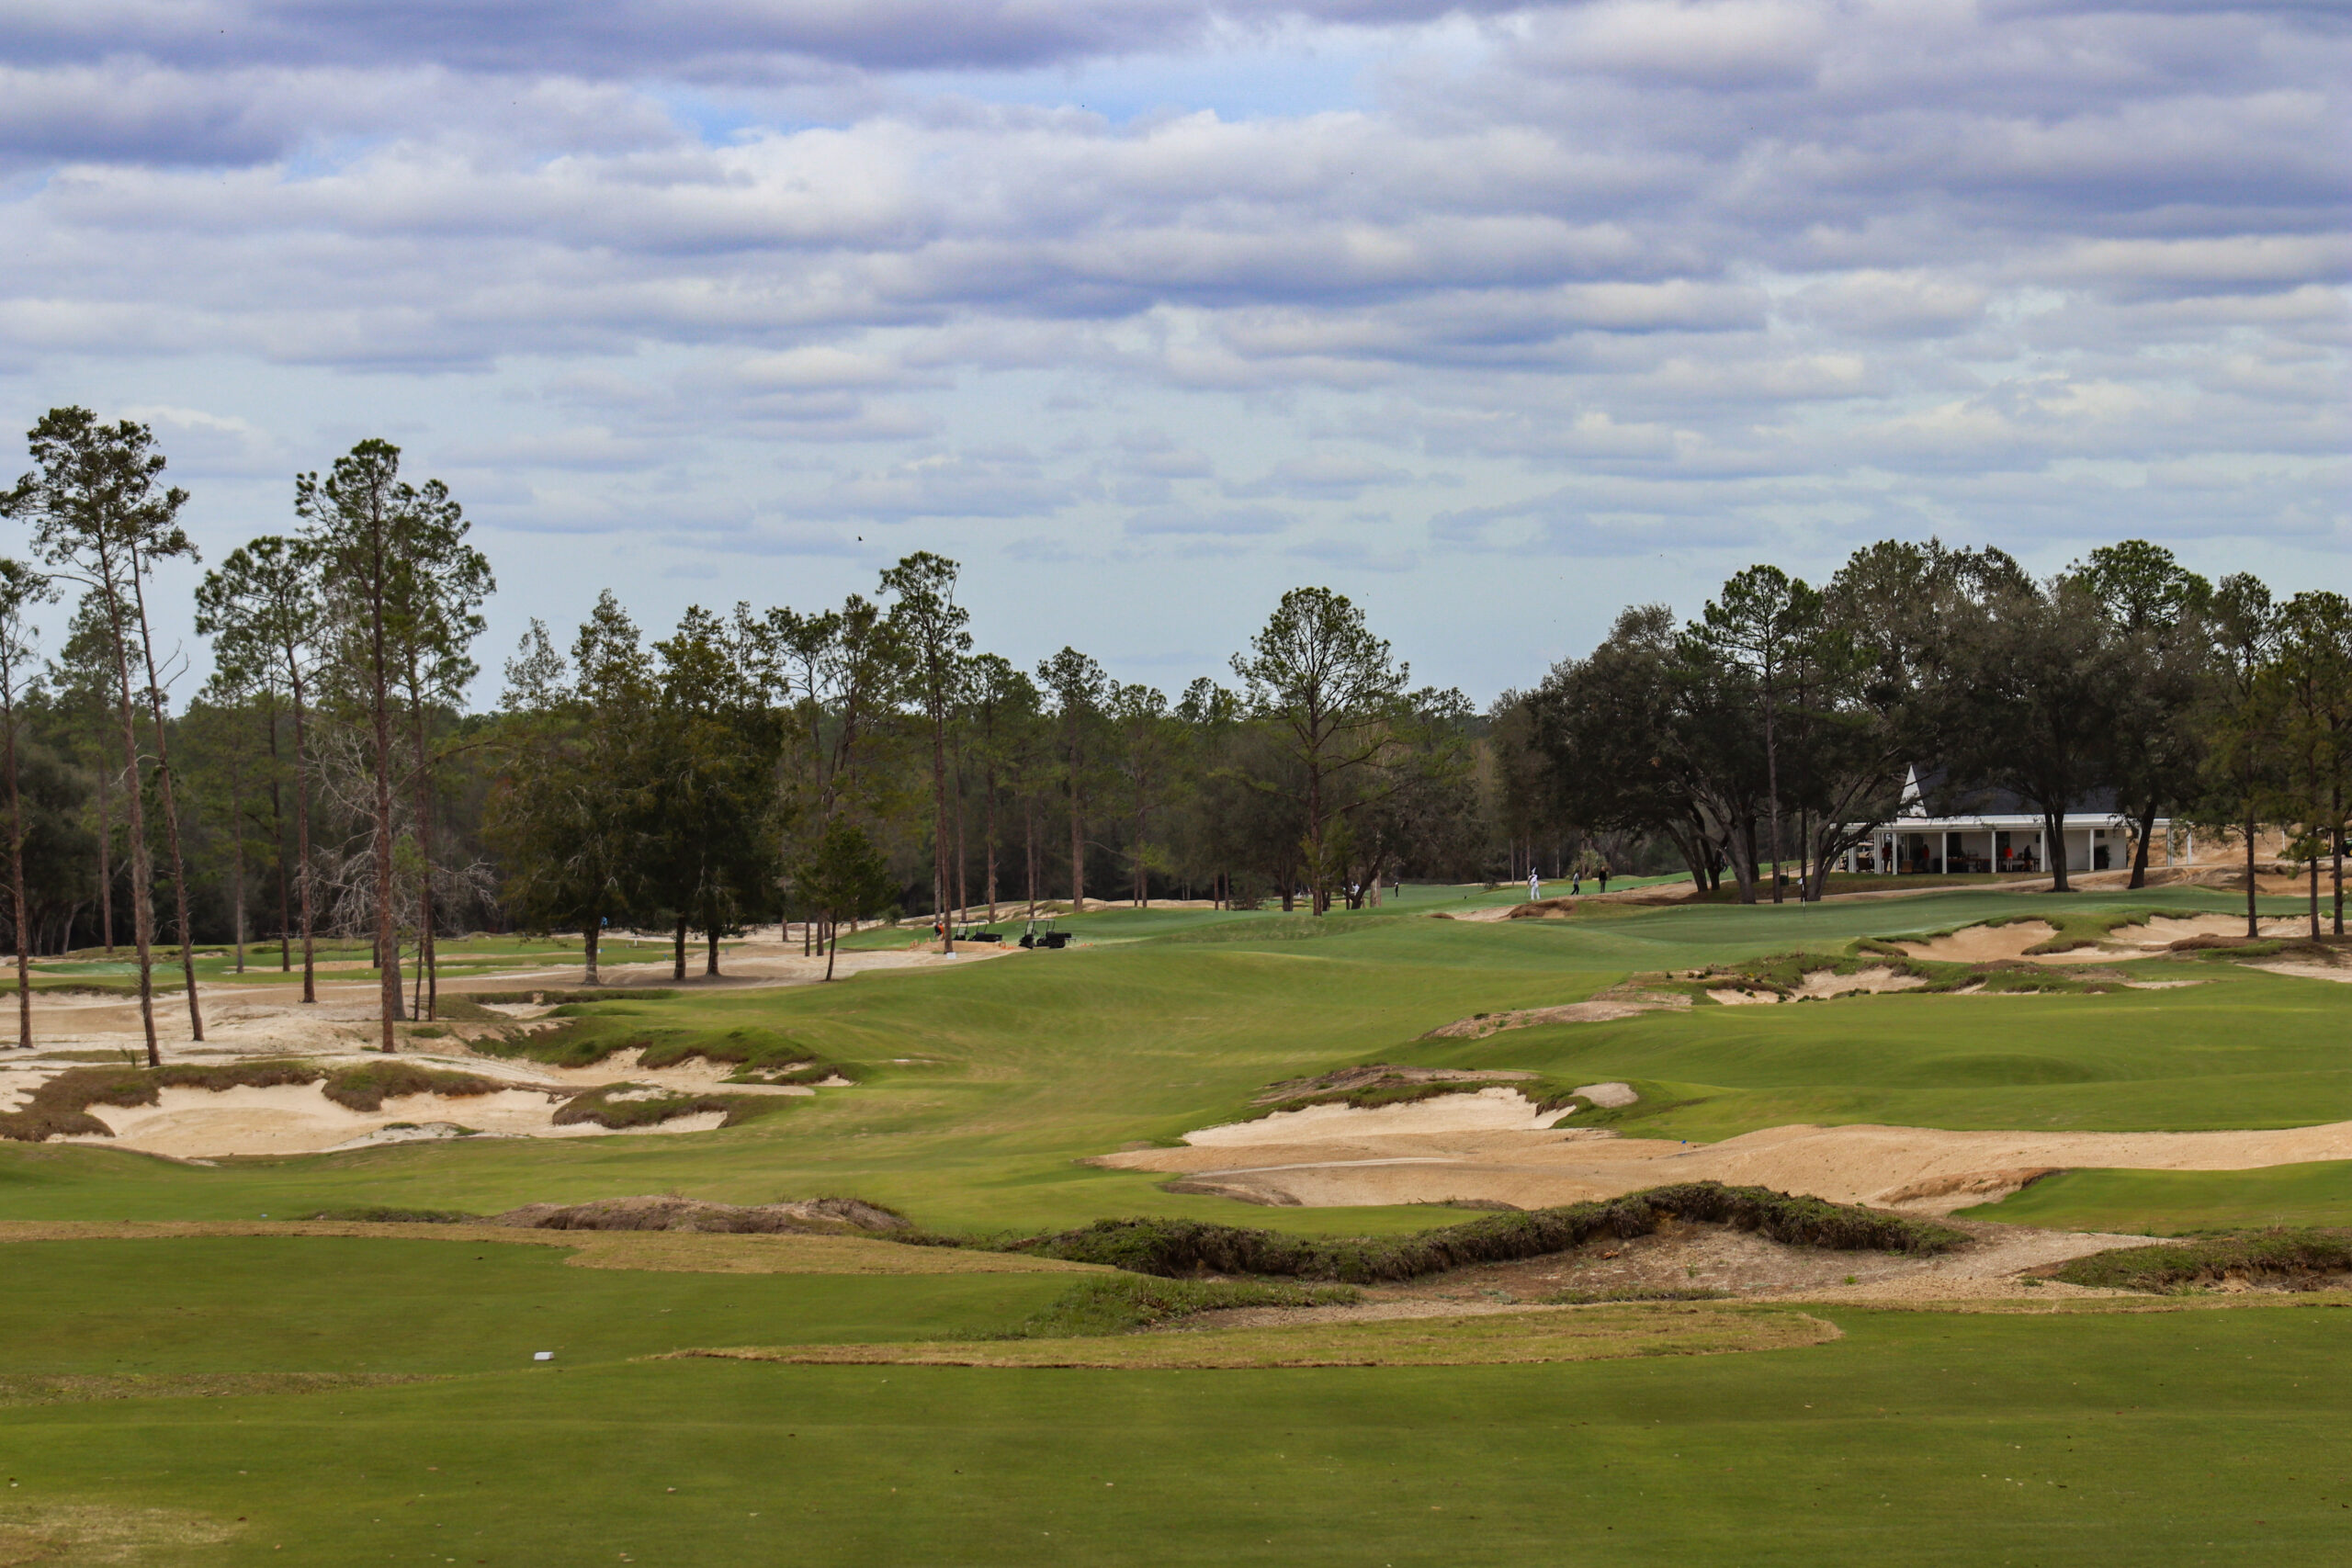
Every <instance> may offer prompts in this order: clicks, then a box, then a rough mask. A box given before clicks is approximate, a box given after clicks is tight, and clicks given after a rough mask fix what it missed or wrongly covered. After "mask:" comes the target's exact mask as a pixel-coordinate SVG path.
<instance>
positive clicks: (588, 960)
mask: <svg viewBox="0 0 2352 1568" xmlns="http://www.w3.org/2000/svg"><path fill="white" fill-rule="evenodd" d="M603 934H604V931H603V929H602V928H601V927H600V926H599V925H598V924H597V923H596V922H595V921H594V920H590V921H589V922H588V923H587V925H586V926H585V927H584V928H582V931H581V932H580V952H581V954H582V959H583V961H584V962H583V965H582V971H581V976H580V983H581V984H582V985H583V986H601V985H603V984H604V983H605V982H604V979H603V977H602V976H599V975H598V974H597V973H596V939H597V938H598V937H600V936H602V935H603Z"/></svg>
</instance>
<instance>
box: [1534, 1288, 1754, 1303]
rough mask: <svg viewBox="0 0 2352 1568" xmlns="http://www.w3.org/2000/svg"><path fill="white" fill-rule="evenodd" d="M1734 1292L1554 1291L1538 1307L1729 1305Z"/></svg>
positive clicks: (1655, 1290)
mask: <svg viewBox="0 0 2352 1568" xmlns="http://www.w3.org/2000/svg"><path fill="white" fill-rule="evenodd" d="M1733 1295H1734V1292H1730V1291H1719V1290H1717V1289H1715V1288H1714V1287H1713V1285H1616V1286H1612V1287H1611V1288H1610V1289H1608V1290H1605V1291H1554V1292H1550V1293H1549V1294H1547V1295H1541V1296H1537V1297H1536V1298H1535V1304H1536V1305H1538V1306H1590V1305H1594V1304H1596V1303H1607V1302H1726V1301H1730V1300H1731V1299H1732V1298H1733Z"/></svg>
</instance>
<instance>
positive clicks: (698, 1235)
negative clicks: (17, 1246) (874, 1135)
mask: <svg viewBox="0 0 2352 1568" xmlns="http://www.w3.org/2000/svg"><path fill="white" fill-rule="evenodd" d="M206 1235H294V1236H303V1235H342V1236H370V1237H375V1238H378V1239H382V1240H394V1241H458V1242H466V1243H469V1244H470V1245H473V1246H481V1245H483V1244H485V1243H488V1244H492V1245H503V1246H506V1247H563V1248H566V1249H568V1250H569V1251H571V1254H572V1256H571V1258H567V1259H565V1261H566V1262H568V1263H569V1264H571V1266H572V1267H573V1268H575V1269H645V1270H647V1271H649V1272H654V1273H681V1274H1061V1273H1075V1274H1083V1273H1099V1272H1103V1271H1104V1270H1103V1269H1100V1268H1098V1267H1097V1266H1096V1265H1093V1264H1087V1263H1069V1262H1064V1261H1062V1260H1060V1259H1058V1258H1030V1257H1026V1256H1024V1255H1023V1254H1020V1253H1007V1252H969V1251H966V1250H963V1249H961V1248H958V1247H901V1246H899V1244H898V1243H896V1242H888V1241H875V1240H870V1239H868V1238H866V1237H864V1236H848V1235H718V1234H710V1233H702V1232H692V1231H540V1230H524V1229H517V1228H514V1227H510V1226H505V1225H489V1224H368V1223H366V1222H361V1221H345V1220H290V1221H277V1220H258V1221H240V1220H218V1221H216V1220H32V1221H9V1222H0V1244H5V1243H7V1242H12V1241H151V1240H157V1239H168V1238H176V1237H181V1236H206Z"/></svg>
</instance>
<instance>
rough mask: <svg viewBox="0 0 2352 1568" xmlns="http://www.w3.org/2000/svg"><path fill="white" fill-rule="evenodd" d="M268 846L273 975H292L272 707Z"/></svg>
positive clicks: (290, 909) (289, 910)
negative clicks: (272, 859) (273, 877)
mask: <svg viewBox="0 0 2352 1568" xmlns="http://www.w3.org/2000/svg"><path fill="white" fill-rule="evenodd" d="M269 842H270V847H271V848H273V849H275V850H276V851H277V972H278V973H279V974H281V975H291V974H292V973H293V972H294V937H293V925H294V909H293V904H292V901H291V899H290V897H289V896H288V891H287V886H288V879H287V874H286V812H285V798H284V796H283V795H282V794H281V792H280V790H279V788H278V783H277V705H276V704H275V703H273V704H272V705H271V706H270V714H269Z"/></svg>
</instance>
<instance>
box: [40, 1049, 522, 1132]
mask: <svg viewBox="0 0 2352 1568" xmlns="http://www.w3.org/2000/svg"><path fill="white" fill-rule="evenodd" d="M304 1083H316V1084H320V1085H321V1086H322V1088H321V1092H322V1093H323V1094H324V1095H325V1096H326V1097H327V1098H328V1099H329V1100H334V1102H335V1103H336V1104H337V1105H341V1106H345V1107H346V1108H348V1109H350V1110H353V1111H380V1110H382V1109H383V1107H384V1101H385V1100H387V1099H393V1098H397V1097H399V1096H401V1095H408V1094H438V1095H445V1096H450V1097H466V1096H471V1095H477V1094H496V1093H498V1092H499V1091H500V1090H502V1089H512V1088H513V1087H514V1086H513V1085H512V1084H502V1083H494V1082H492V1080H490V1079H489V1078H484V1077H476V1076H474V1075H473V1074H471V1073H453V1072H447V1071H443V1070H440V1069H437V1068H431V1067H420V1066H416V1065H414V1064H413V1063H410V1062H402V1061H398V1060H386V1061H382V1062H366V1063H362V1064H360V1065H358V1066H347V1067H327V1066H321V1065H320V1064H318V1063H316V1062H303V1061H292V1060H288V1061H276V1062H237V1063H229V1064H223V1065H221V1066H198V1065H196V1064H191V1063H176V1064H167V1065H165V1066H161V1067H141V1066H125V1067H74V1068H69V1069H68V1070H66V1071H65V1072H62V1073H60V1074H58V1075H57V1076H56V1077H53V1078H51V1079H50V1080H49V1081H48V1082H46V1083H44V1084H42V1085H41V1086H40V1088H38V1089H34V1090H33V1091H32V1093H31V1095H30V1096H29V1097H28V1100H27V1101H26V1103H25V1105H24V1106H23V1107H22V1108H21V1109H19V1110H17V1111H7V1112H6V1113H0V1138H13V1139H17V1140H19V1141H22V1142H25V1143H36V1144H37V1143H40V1142H42V1141H44V1140H45V1139H48V1138H51V1137H54V1136H60V1135H62V1136H68V1137H74V1136H85V1137H86V1136H96V1137H107V1136H110V1135H111V1134H110V1132H109V1129H108V1128H107V1124H106V1123H105V1122H101V1121H99V1120H98V1119H97V1118H96V1117H95V1116H93V1115H91V1114H90V1113H89V1109H88V1108H89V1107H90V1106H93V1105H121V1106H131V1105H153V1104H156V1103H157V1102H158V1100H159V1099H160V1098H161V1094H162V1091H163V1090H164V1089H214V1090H219V1089H268V1088H272V1087H274V1086H277V1085H280V1084H304Z"/></svg>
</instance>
